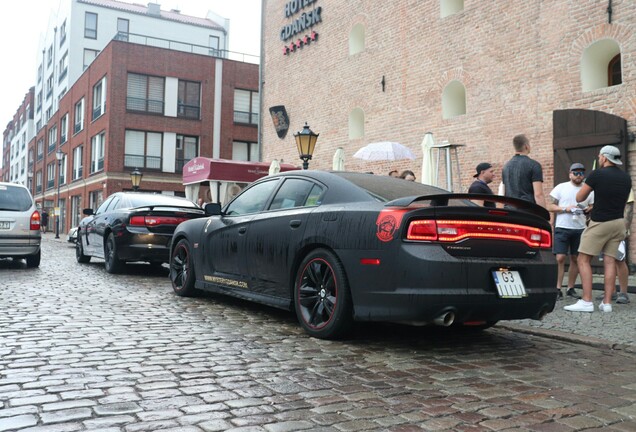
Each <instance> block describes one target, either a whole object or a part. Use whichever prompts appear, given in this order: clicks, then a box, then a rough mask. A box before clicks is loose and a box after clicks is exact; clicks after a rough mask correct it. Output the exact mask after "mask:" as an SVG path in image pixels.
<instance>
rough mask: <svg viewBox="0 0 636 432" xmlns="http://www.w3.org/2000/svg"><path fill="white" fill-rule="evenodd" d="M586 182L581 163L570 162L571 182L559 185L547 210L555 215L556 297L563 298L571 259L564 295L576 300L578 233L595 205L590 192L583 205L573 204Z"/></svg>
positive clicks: (551, 194) (592, 194)
mask: <svg viewBox="0 0 636 432" xmlns="http://www.w3.org/2000/svg"><path fill="white" fill-rule="evenodd" d="M584 179H585V166H584V165H583V164H581V163H578V162H577V163H573V164H572V165H571V166H570V181H567V182H564V183H560V184H558V185H557V186H556V187H555V188H554V189H552V192H550V199H549V202H548V204H547V208H548V210H549V211H550V212H552V213H553V214H554V215H555V216H556V221H555V223H554V249H553V252H554V254H555V255H556V259H557V264H558V272H557V290H558V294H557V298H558V299H562V298H563V293H562V292H561V286H562V284H563V274H564V273H565V259H566V257H567V256H568V255H569V256H570V270H569V272H568V285H567V287H568V288H567V291H566V295H567V296H569V297H572V298H576V299H579V298H581V297H579V296H578V294H577V293H576V290H575V289H574V284H575V282H576V278H577V276H578V275H579V269H578V266H577V262H576V260H577V257H578V250H579V243H580V241H581V234H582V233H583V230H584V229H585V219H586V216H585V214H586V213H588V212H589V211H590V210H591V206H592V204H594V192H592V193H590V196H588V197H587V199H586V200H585V201H583V202H582V203H578V204H577V202H576V194H577V192H578V191H579V190H581V187H582V185H583V180H584Z"/></svg>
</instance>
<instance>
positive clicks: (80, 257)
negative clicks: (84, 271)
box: [75, 235, 91, 264]
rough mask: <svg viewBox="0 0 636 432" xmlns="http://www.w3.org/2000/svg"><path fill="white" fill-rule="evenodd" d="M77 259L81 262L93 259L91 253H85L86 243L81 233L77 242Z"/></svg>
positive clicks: (84, 262)
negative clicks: (83, 241) (84, 243)
mask: <svg viewBox="0 0 636 432" xmlns="http://www.w3.org/2000/svg"><path fill="white" fill-rule="evenodd" d="M75 260H76V261H77V262H78V263H80V264H86V263H88V262H90V260H91V257H90V255H84V245H83V244H82V239H81V238H80V237H79V235H78V237H77V241H76V243H75Z"/></svg>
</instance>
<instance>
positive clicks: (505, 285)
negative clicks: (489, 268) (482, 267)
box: [492, 270, 528, 298]
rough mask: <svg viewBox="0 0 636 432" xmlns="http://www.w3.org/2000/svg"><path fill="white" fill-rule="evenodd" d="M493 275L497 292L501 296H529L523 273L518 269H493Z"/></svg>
mask: <svg viewBox="0 0 636 432" xmlns="http://www.w3.org/2000/svg"><path fill="white" fill-rule="evenodd" d="M492 277H493V279H494V280H495V285H496V286H497V293H498V294H499V297H501V298H522V297H528V293H526V288H525V287H524V286H523V281H522V280H521V275H520V274H519V272H518V271H514V270H504V271H493V272H492Z"/></svg>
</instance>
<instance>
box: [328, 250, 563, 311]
mask: <svg viewBox="0 0 636 432" xmlns="http://www.w3.org/2000/svg"><path fill="white" fill-rule="evenodd" d="M338 253H339V255H340V256H341V257H342V259H343V263H344V264H345V268H346V269H347V272H348V274H347V276H348V279H349V284H350V286H351V293H352V297H353V301H354V304H355V311H354V313H355V318H356V319H357V320H361V321H367V320H368V321H395V322H412V323H430V322H432V321H433V320H435V319H436V318H438V317H439V316H440V315H442V314H444V313H445V312H453V313H454V315H455V321H456V322H467V321H499V320H512V319H525V318H533V319H539V318H541V317H543V316H544V315H545V314H546V313H549V312H552V310H554V305H555V302H556V294H557V290H556V289H555V282H556V277H557V266H556V261H555V258H554V255H553V254H552V252H551V251H547V250H546V251H540V252H539V253H538V254H537V255H536V256H534V257H532V258H529V259H505V258H466V257H454V256H452V255H449V254H448V253H446V252H445V251H444V250H443V249H441V248H439V247H436V246H435V245H431V246H430V247H428V246H424V247H423V246H421V245H420V246H417V247H413V246H409V245H406V246H404V247H402V248H401V250H400V252H399V254H397V256H391V254H390V253H385V255H378V251H368V252H367V253H365V254H364V255H363V257H370V256H371V257H373V256H378V257H379V258H380V265H377V266H372V265H364V266H363V265H361V264H360V257H361V255H360V252H353V251H338ZM500 268H506V269H510V270H515V271H518V272H519V275H520V276H521V279H522V281H523V284H524V287H525V290H526V294H527V296H526V297H521V298H501V297H499V295H498V293H497V287H496V285H495V282H494V279H493V276H492V271H493V270H497V269H500ZM350 269H353V271H351V270H350Z"/></svg>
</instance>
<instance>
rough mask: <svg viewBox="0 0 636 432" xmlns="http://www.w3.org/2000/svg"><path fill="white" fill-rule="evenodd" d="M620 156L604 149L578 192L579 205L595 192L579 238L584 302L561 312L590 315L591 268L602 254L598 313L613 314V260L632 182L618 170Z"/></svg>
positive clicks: (622, 233) (621, 235)
mask: <svg viewBox="0 0 636 432" xmlns="http://www.w3.org/2000/svg"><path fill="white" fill-rule="evenodd" d="M620 157H621V152H620V150H619V149H618V148H616V147H614V146H609V145H607V146H605V147H603V148H602V149H601V151H600V153H599V155H598V166H599V167H600V168H599V169H597V170H595V171H593V172H592V173H591V174H590V175H589V176H588V177H587V180H586V181H585V183H583V186H582V187H581V190H580V191H579V192H578V193H577V194H576V201H577V202H582V201H585V199H586V198H587V197H588V195H589V194H590V193H591V192H592V191H594V207H592V212H591V217H590V221H589V223H588V226H587V227H586V228H585V230H584V231H583V235H582V236H581V244H580V245H579V258H578V260H577V263H578V265H579V273H580V275H581V282H582V284H583V298H582V299H581V300H579V301H578V302H576V303H575V304H573V305H570V306H565V307H564V308H563V309H565V310H567V311H573V312H593V311H594V304H593V303H592V266H591V264H590V262H591V260H592V258H593V257H595V256H597V255H598V254H600V253H601V252H603V255H604V257H603V267H604V280H605V284H604V285H605V296H604V299H603V301H602V302H601V304H600V305H599V306H598V308H599V310H600V311H601V312H611V311H612V292H613V291H614V283H615V281H616V257H617V256H618V245H619V244H620V242H621V241H622V240H623V239H625V235H626V230H625V221H624V219H623V211H624V210H625V204H626V203H627V198H628V197H629V192H630V190H631V188H632V180H631V178H630V177H629V175H628V174H627V173H625V172H624V171H622V170H621V169H620V168H618V166H617V165H622V164H623V163H622V162H621V159H620Z"/></svg>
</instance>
